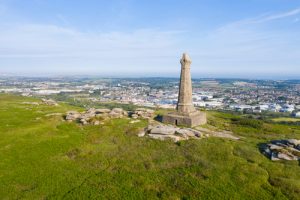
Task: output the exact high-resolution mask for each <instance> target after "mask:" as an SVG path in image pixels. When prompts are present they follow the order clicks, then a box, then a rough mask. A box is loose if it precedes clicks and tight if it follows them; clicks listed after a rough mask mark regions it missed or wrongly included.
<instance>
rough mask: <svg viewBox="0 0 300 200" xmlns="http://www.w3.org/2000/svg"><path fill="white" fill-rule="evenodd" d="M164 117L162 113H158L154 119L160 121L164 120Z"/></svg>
mask: <svg viewBox="0 0 300 200" xmlns="http://www.w3.org/2000/svg"><path fill="white" fill-rule="evenodd" d="M162 118H163V116H162V115H157V116H156V117H154V120H155V121H158V122H162Z"/></svg>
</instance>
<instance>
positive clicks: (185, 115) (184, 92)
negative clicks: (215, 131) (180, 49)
mask: <svg viewBox="0 0 300 200" xmlns="http://www.w3.org/2000/svg"><path fill="white" fill-rule="evenodd" d="M180 63H181V75H180V85H179V94H178V102H177V107H176V112H174V113H168V114H167V115H164V116H163V119H162V121H163V123H167V124H173V125H182V126H188V127H194V126H199V125H202V124H206V114H205V113H202V112H199V111H197V110H196V109H195V107H194V105H193V97H192V94H193V92H192V78H191V71H190V69H191V63H192V61H191V59H190V57H189V56H188V55H187V54H186V53H184V54H183V56H182V59H181V60H180Z"/></svg>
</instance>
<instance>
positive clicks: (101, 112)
mask: <svg viewBox="0 0 300 200" xmlns="http://www.w3.org/2000/svg"><path fill="white" fill-rule="evenodd" d="M128 116H131V118H132V119H138V118H142V119H150V118H153V117H154V110H150V109H145V108H138V109H136V110H135V111H133V112H131V113H130V114H129V113H128V112H127V111H125V110H124V109H122V108H113V109H112V110H110V109H106V108H101V109H95V108H90V109H88V110H86V111H85V112H81V113H80V112H77V111H69V112H67V114H66V118H65V119H66V120H67V121H79V122H80V123H81V124H83V125H87V124H95V119H99V118H100V119H101V120H105V119H109V118H123V117H128ZM96 121H97V120H96ZM136 122H137V121H132V122H131V123H136ZM96 124H98V123H96ZM99 124H101V123H99Z"/></svg>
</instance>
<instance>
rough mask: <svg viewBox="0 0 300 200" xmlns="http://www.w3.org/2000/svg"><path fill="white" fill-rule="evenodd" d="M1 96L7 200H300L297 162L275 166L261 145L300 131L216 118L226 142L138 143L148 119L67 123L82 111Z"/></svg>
mask: <svg viewBox="0 0 300 200" xmlns="http://www.w3.org/2000/svg"><path fill="white" fill-rule="evenodd" d="M29 101H37V102H40V100H38V99H33V98H25V97H18V96H13V95H4V94H0V199H122V200H123V199H212V200H215V199H300V166H299V162H297V161H289V162H283V161H282V162H272V161H270V160H269V159H267V158H266V157H265V156H263V155H262V154H261V153H260V152H259V148H258V147H259V145H260V144H261V143H265V142H268V141H270V140H272V139H284V138H296V139H300V127H299V126H291V125H290V126H288V125H283V124H273V123H272V124H268V123H263V122H260V121H257V120H253V119H252V120H248V119H242V118H240V117H239V116H235V115H231V114H225V113H220V112H209V113H208V121H209V124H208V125H205V127H207V128H210V129H226V130H230V131H233V132H234V133H235V135H237V136H239V137H241V138H242V139H241V140H240V141H232V140H228V139H221V138H208V139H201V140H189V141H184V142H180V143H178V144H175V143H173V142H170V141H158V140H152V139H149V138H139V137H137V136H136V135H137V133H138V131H139V130H140V129H141V128H143V127H144V126H146V124H147V122H146V121H141V122H139V123H136V124H130V123H128V122H129V119H115V120H111V121H108V122H106V123H105V124H104V125H101V126H80V125H79V124H76V123H67V122H65V121H64V120H63V118H62V116H59V115H49V114H51V113H65V112H66V111H68V110H80V109H81V108H77V107H71V106H68V105H65V104H61V105H60V106H58V107H51V106H46V105H30V104H22V102H29Z"/></svg>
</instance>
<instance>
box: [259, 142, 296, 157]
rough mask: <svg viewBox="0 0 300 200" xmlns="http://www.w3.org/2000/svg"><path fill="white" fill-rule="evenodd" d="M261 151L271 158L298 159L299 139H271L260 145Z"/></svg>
mask: <svg viewBox="0 0 300 200" xmlns="http://www.w3.org/2000/svg"><path fill="white" fill-rule="evenodd" d="M261 152H262V153H263V154H264V155H266V156H267V157H268V158H270V159H271V160H274V161H277V160H299V161H300V140H296V139H289V140H273V141H271V143H269V144H264V145H262V146H261Z"/></svg>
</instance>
